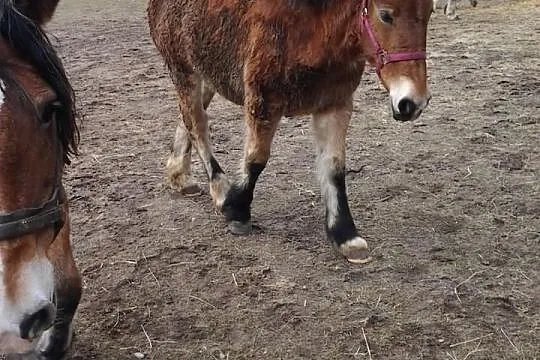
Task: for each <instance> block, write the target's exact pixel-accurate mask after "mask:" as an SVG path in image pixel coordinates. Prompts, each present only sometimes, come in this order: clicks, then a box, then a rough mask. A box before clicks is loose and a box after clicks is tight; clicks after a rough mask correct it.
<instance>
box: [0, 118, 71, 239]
mask: <svg viewBox="0 0 540 360" xmlns="http://www.w3.org/2000/svg"><path fill="white" fill-rule="evenodd" d="M53 121H54V124H53V125H54V126H55V127H56V125H57V124H56V119H55V120H53ZM54 138H55V147H56V149H57V154H56V156H57V159H56V169H55V171H56V172H55V176H56V180H55V183H54V188H53V193H52V195H51V197H50V198H49V200H47V202H45V203H44V204H43V205H42V206H39V207H35V208H24V209H17V210H15V211H12V212H10V213H7V214H0V241H7V240H10V239H13V238H16V237H19V236H22V235H26V234H30V233H33V232H37V231H39V230H42V229H45V228H48V227H54V231H55V233H54V237H56V235H58V232H59V231H60V229H61V228H62V225H63V219H64V217H63V211H62V201H61V190H60V189H61V182H60V181H61V173H60V170H61V166H60V164H61V161H62V159H63V155H62V148H61V147H60V144H59V142H58V133H57V131H55V135H54Z"/></svg>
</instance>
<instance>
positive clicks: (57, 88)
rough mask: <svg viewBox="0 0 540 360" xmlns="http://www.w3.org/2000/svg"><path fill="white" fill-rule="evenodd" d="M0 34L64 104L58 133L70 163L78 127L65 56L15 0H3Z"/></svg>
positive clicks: (58, 119)
mask: <svg viewBox="0 0 540 360" xmlns="http://www.w3.org/2000/svg"><path fill="white" fill-rule="evenodd" d="M0 36H1V37H2V39H3V40H4V41H6V42H7V44H8V45H9V46H10V47H11V48H13V49H14V50H15V52H16V53H17V55H18V56H19V57H20V58H21V59H22V60H24V61H26V62H27V63H28V64H30V65H31V66H32V67H33V68H34V70H35V71H36V72H37V73H38V75H39V76H40V77H41V78H42V79H43V80H44V81H45V82H46V83H47V84H48V85H49V86H50V87H51V88H52V89H53V90H54V92H55V93H56V96H57V100H58V101H59V102H60V103H61V104H62V109H61V110H60V111H58V113H57V120H56V123H57V126H58V129H57V133H58V138H59V141H60V143H61V145H62V148H63V150H64V159H63V160H64V163H66V164H69V162H70V161H69V158H70V155H76V154H77V146H78V143H79V130H78V127H77V120H76V119H77V111H76V108H75V93H74V91H73V88H72V87H71V84H70V82H69V80H68V78H67V75H66V72H65V70H64V66H63V64H62V60H60V57H59V56H58V54H57V53H56V50H55V49H54V47H53V45H52V44H51V42H50V40H49V38H48V36H47V34H46V33H45V32H44V31H43V29H42V28H41V26H40V25H39V24H37V23H36V22H34V21H32V20H31V19H30V18H29V17H27V16H26V15H25V14H23V13H22V12H21V11H20V10H19V9H18V8H17V7H16V5H14V3H13V0H0ZM19 87H20V86H19ZM2 90H3V89H2ZM23 91H24V90H23ZM26 98H28V97H26ZM27 103H28V102H27ZM30 103H31V102H30ZM31 105H32V106H34V105H33V104H31Z"/></svg>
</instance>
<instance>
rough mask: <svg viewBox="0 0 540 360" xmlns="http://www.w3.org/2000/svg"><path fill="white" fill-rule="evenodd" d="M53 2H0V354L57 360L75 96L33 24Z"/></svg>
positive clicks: (68, 265) (65, 290) (62, 328)
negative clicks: (65, 179)
mask: <svg viewBox="0 0 540 360" xmlns="http://www.w3.org/2000/svg"><path fill="white" fill-rule="evenodd" d="M57 2H58V0H52V1H23V0H21V1H13V0H0V357H2V355H1V354H6V353H23V355H10V357H8V358H23V359H60V358H61V357H62V356H63V355H64V353H65V352H66V350H67V349H68V347H69V345H70V342H71V336H72V330H71V322H72V319H73V315H74V313H75V310H76V308H77V306H78V303H79V299H80V295H81V280H80V276H79V273H78V270H77V268H76V265H75V263H74V260H73V256H72V253H71V247H70V238H69V236H70V235H69V233H70V229H69V215H68V203H67V198H66V193H65V191H64V188H63V186H62V172H63V169H64V164H66V163H69V155H70V154H74V153H75V152H76V148H77V147H76V145H77V142H78V131H77V126H76V122H75V118H76V117H75V106H74V95H73V90H72V88H71V86H70V84H69V81H68V79H67V77H66V74H65V72H64V68H63V66H62V63H61V61H60V59H59V57H58V55H57V54H56V52H55V50H54V49H53V47H52V45H51V43H50V42H49V40H48V38H47V36H46V35H45V33H44V32H43V30H42V25H43V24H44V23H45V22H46V21H48V20H49V19H50V18H51V16H52V15H53V13H54V10H55V8H56V4H57ZM32 342H33V343H32ZM2 358H3V357H2Z"/></svg>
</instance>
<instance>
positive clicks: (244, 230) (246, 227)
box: [229, 220, 253, 235]
mask: <svg viewBox="0 0 540 360" xmlns="http://www.w3.org/2000/svg"><path fill="white" fill-rule="evenodd" d="M229 230H230V232H231V233H232V234H233V235H249V234H251V231H252V230H253V226H252V225H251V221H248V222H245V223H243V222H240V221H235V220H233V221H231V222H230V223H229Z"/></svg>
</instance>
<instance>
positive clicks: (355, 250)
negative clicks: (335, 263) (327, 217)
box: [339, 237, 372, 264]
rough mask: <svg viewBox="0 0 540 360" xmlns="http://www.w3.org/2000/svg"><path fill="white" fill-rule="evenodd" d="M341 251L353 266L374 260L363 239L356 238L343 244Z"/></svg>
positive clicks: (340, 247)
mask: <svg viewBox="0 0 540 360" xmlns="http://www.w3.org/2000/svg"><path fill="white" fill-rule="evenodd" d="M339 251H340V253H341V254H342V255H343V256H345V258H346V259H347V261H349V262H350V263H352V264H366V263H368V262H370V261H371V260H372V259H371V256H369V248H368V245H367V242H366V240H364V239H362V238H361V237H355V238H354V239H351V240H349V241H347V242H345V243H343V244H341V245H340V246H339Z"/></svg>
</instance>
